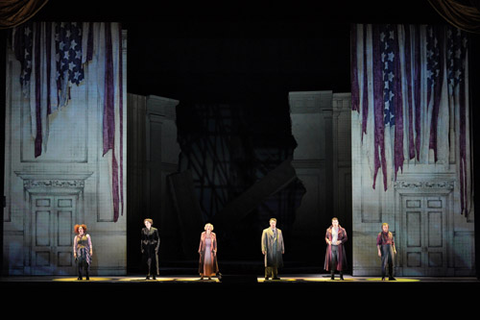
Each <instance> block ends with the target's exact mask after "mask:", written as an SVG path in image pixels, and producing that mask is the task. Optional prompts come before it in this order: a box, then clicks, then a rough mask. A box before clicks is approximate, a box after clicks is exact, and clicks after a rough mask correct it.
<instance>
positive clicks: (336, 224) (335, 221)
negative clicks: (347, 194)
mask: <svg viewBox="0 0 480 320" xmlns="http://www.w3.org/2000/svg"><path fill="white" fill-rule="evenodd" d="M332 226H333V227H334V228H338V220H332Z"/></svg>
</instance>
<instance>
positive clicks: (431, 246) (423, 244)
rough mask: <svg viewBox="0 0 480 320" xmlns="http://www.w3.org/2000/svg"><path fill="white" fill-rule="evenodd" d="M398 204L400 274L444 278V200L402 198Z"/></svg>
mask: <svg viewBox="0 0 480 320" xmlns="http://www.w3.org/2000/svg"><path fill="white" fill-rule="evenodd" d="M402 205H403V208H402V209H403V213H404V214H403V217H404V218H403V226H404V227H405V230H404V232H402V234H404V240H403V248H404V252H403V257H404V269H403V271H404V275H416V276H441V275H444V274H445V273H446V267H447V266H446V245H445V229H446V221H445V219H446V198H445V197H443V196H435V197H433V196H405V197H403V200H402Z"/></svg>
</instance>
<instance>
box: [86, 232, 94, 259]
mask: <svg viewBox="0 0 480 320" xmlns="http://www.w3.org/2000/svg"><path fill="white" fill-rule="evenodd" d="M87 239H88V247H89V248H90V256H93V247H92V238H91V237H90V235H89V234H87Z"/></svg>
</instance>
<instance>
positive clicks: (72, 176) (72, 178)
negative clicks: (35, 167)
mask: <svg viewBox="0 0 480 320" xmlns="http://www.w3.org/2000/svg"><path fill="white" fill-rule="evenodd" d="M15 174H16V175H17V176H19V177H20V178H21V179H22V180H23V187H24V188H25V190H26V191H28V192H31V191H33V190H35V189H41V190H45V189H47V190H51V191H52V192H54V191H53V190H54V189H74V190H77V191H82V190H83V188H84V187H85V180H86V179H88V178H89V177H90V176H91V175H92V174H93V172H84V173H62V172H23V171H15Z"/></svg>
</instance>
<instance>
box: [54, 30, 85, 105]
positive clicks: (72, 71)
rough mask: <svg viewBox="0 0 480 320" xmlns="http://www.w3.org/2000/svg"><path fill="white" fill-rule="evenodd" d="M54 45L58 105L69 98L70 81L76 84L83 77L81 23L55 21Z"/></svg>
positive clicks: (64, 103)
mask: <svg viewBox="0 0 480 320" xmlns="http://www.w3.org/2000/svg"><path fill="white" fill-rule="evenodd" d="M55 47H56V62H57V73H56V79H57V89H58V92H59V105H60V106H63V105H66V103H67V101H68V99H69V97H68V94H69V92H68V91H69V90H68V87H69V85H70V83H74V84H76V85H78V84H80V82H81V81H82V80H83V79H84V77H85V75H84V71H83V64H82V24H80V23H76V22H60V23H57V24H56V27H55Z"/></svg>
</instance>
